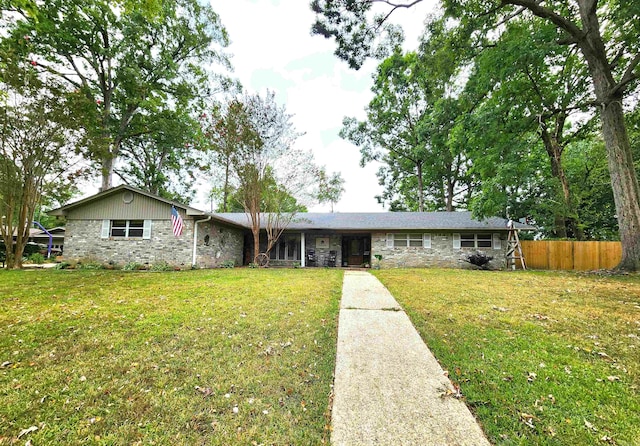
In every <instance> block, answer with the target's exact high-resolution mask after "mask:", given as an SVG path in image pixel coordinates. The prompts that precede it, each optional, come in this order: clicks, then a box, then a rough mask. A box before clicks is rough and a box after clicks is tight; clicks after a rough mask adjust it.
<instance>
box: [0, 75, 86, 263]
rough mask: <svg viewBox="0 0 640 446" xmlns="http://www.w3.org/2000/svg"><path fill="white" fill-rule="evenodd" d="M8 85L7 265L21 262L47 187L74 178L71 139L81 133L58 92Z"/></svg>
mask: <svg viewBox="0 0 640 446" xmlns="http://www.w3.org/2000/svg"><path fill="white" fill-rule="evenodd" d="M0 86H2V87H3V88H7V85H6V84H2V83H0ZM8 91H9V92H10V93H9V94H8V95H6V96H3V97H2V98H0V135H1V136H0V215H2V219H1V221H0V234H1V235H2V241H3V242H4V246H5V247H6V256H7V258H6V261H7V267H8V268H20V267H21V266H22V255H23V251H24V248H25V246H26V244H27V242H28V240H29V228H30V227H31V225H32V221H33V218H34V212H35V210H36V207H37V206H38V205H39V204H40V201H41V198H42V195H43V193H44V192H46V191H48V190H50V189H51V188H52V187H53V186H54V185H56V186H60V184H64V183H65V182H66V181H65V180H66V179H69V178H71V179H73V175H72V174H70V175H71V176H70V177H69V176H68V175H65V174H69V172H68V168H69V167H70V166H71V164H72V162H73V160H74V150H73V148H72V147H71V144H70V141H71V140H72V139H74V138H77V137H78V134H77V132H74V131H72V130H69V129H68V126H67V124H68V119H67V117H66V116H65V114H64V113H63V112H62V111H61V104H60V101H59V99H58V98H57V97H52V96H46V95H44V96H37V97H33V96H25V95H28V94H29V93H33V91H30V90H28V89H23V90H22V91H20V92H18V91H15V90H8ZM62 189H64V190H68V188H66V187H62ZM14 237H15V241H14Z"/></svg>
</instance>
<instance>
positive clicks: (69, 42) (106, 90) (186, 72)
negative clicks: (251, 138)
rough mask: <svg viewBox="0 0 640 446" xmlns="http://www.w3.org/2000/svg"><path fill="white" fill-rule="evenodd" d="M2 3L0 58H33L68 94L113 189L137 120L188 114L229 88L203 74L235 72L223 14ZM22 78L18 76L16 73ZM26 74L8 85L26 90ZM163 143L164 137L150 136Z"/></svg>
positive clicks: (188, 0) (168, 6) (185, 5)
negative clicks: (214, 69) (113, 178)
mask: <svg viewBox="0 0 640 446" xmlns="http://www.w3.org/2000/svg"><path fill="white" fill-rule="evenodd" d="M31 6H32V8H31V9H30V10H29V12H28V13H27V12H26V7H25V6H24V5H20V4H16V3H13V4H10V5H3V11H10V12H11V13H8V14H6V15H4V19H5V22H6V25H7V26H6V30H7V33H6V34H5V37H4V38H3V39H2V40H1V41H0V48H2V49H4V51H0V55H3V56H4V58H3V59H2V60H1V61H2V62H3V63H6V64H7V66H9V67H10V68H11V67H13V66H16V65H17V64H19V63H20V61H24V60H26V61H29V60H32V61H33V62H34V63H33V65H32V66H31V69H32V72H34V74H35V76H38V77H41V78H44V77H45V75H46V76H47V78H48V79H53V80H57V81H58V82H60V83H62V84H63V85H64V86H65V89H66V93H65V97H66V99H67V101H68V102H69V107H70V108H69V111H70V116H72V117H73V118H74V119H75V120H76V125H77V127H78V128H83V129H85V130H86V132H87V133H86V135H85V139H84V141H82V144H81V145H80V146H79V148H82V149H84V153H85V155H86V156H87V158H89V159H90V160H92V161H94V162H95V163H97V164H99V166H100V169H101V174H102V176H103V187H109V186H110V185H111V174H112V171H113V167H114V160H115V159H116V158H117V157H119V156H120V151H121V148H122V143H123V141H124V140H126V139H127V138H128V137H130V136H131V135H132V134H133V133H135V132H136V130H137V129H136V127H137V126H138V124H136V122H134V121H135V118H136V117H139V116H140V115H144V116H153V115H155V114H157V113H159V112H160V111H161V110H167V109H176V110H185V109H188V108H189V106H190V105H191V104H192V103H193V102H194V101H195V100H196V99H197V98H200V97H206V96H209V95H210V94H211V92H212V91H211V89H212V88H213V89H219V88H226V87H228V86H229V85H230V84H231V83H230V82H229V81H228V80H227V79H225V78H223V77H222V76H219V75H212V74H210V73H211V72H210V71H209V70H205V69H204V68H202V67H204V66H206V65H209V64H215V65H217V66H222V67H223V68H225V69H227V68H229V67H230V64H229V62H228V60H227V59H226V56H225V55H224V53H223V52H222V49H223V48H224V47H225V46H227V45H228V36H227V33H226V30H225V28H224V27H223V26H222V24H221V23H220V20H219V17H218V15H217V14H216V13H215V12H214V11H213V10H212V9H211V7H210V6H209V5H205V4H204V3H202V2H199V1H197V0H166V1H159V0H152V1H146V0H127V1H124V2H110V1H107V0H89V1H87V0H82V1H80V0H71V1H69V0H51V1H47V2H38V3H37V4H32V5H31ZM16 73H19V71H18V70H16ZM22 79H23V76H19V75H17V74H16V75H13V76H12V77H11V78H10V79H9V80H8V82H9V81H10V82H13V83H14V84H20V83H22V82H23V80H22ZM154 137H155V138H159V135H154Z"/></svg>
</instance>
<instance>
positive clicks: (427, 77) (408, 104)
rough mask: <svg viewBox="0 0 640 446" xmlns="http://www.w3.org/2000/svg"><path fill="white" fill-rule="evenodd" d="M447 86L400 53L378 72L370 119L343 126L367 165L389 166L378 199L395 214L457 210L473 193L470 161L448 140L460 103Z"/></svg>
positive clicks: (383, 171) (381, 172) (415, 59)
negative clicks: (452, 96)
mask: <svg viewBox="0 0 640 446" xmlns="http://www.w3.org/2000/svg"><path fill="white" fill-rule="evenodd" d="M445 86H446V80H443V79H441V78H439V76H438V75H437V74H436V73H434V72H429V71H428V70H425V69H424V61H423V60H420V56H419V55H418V54H416V53H408V54H401V53H400V52H399V50H396V52H395V53H394V54H393V55H392V56H391V57H389V58H387V59H385V60H384V61H383V62H382V63H381V64H380V65H379V67H378V69H377V72H376V76H375V80H374V85H373V87H372V91H373V93H374V95H375V96H374V98H373V99H372V101H371V102H370V103H369V106H368V107H367V120H366V121H363V122H358V121H356V120H355V119H354V118H346V119H345V120H344V121H343V125H344V126H343V129H342V131H341V133H340V135H341V136H342V137H343V138H346V139H348V140H350V141H351V142H353V143H354V144H355V145H357V146H358V147H360V153H361V154H362V158H361V163H362V164H365V163H367V162H370V161H374V160H375V161H379V162H382V163H383V167H381V169H380V170H379V172H378V177H379V181H380V184H382V185H384V186H385V189H384V192H383V195H382V196H381V197H379V198H378V199H379V200H381V201H388V202H390V205H391V209H393V210H396V209H397V210H417V211H420V212H422V211H425V210H427V209H430V210H447V211H451V210H453V209H454V207H456V205H457V204H458V203H460V202H462V201H464V196H465V192H468V189H469V184H468V183H469V181H468V177H467V175H466V174H467V169H466V167H467V166H466V164H467V163H466V159H465V157H464V155H463V154H462V152H461V147H460V146H459V145H456V144H451V140H450V139H449V138H448V132H449V131H450V130H451V128H452V126H451V123H453V122H454V119H455V114H456V113H458V112H459V111H460V110H459V103H458V101H456V100H455V99H454V98H450V97H445ZM452 115H453V116H452ZM465 186H466V187H465Z"/></svg>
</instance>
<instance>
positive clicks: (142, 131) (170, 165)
mask: <svg viewBox="0 0 640 446" xmlns="http://www.w3.org/2000/svg"><path fill="white" fill-rule="evenodd" d="M131 127H132V133H134V134H135V136H131V137H130V138H127V139H125V140H124V141H123V142H122V148H121V158H122V161H123V163H122V167H120V168H118V169H116V173H117V174H118V175H119V176H120V177H121V178H122V179H123V180H124V181H125V182H126V183H127V184H130V185H132V186H135V187H138V188H140V189H142V190H146V191H149V192H151V193H152V194H156V195H159V196H161V197H164V198H167V199H169V200H175V201H179V202H181V203H189V202H190V201H191V200H192V199H193V195H194V194H195V189H194V188H193V184H194V183H195V181H196V174H197V173H198V172H199V171H200V170H202V169H203V166H202V165H203V163H204V161H203V159H202V149H203V148H202V147H201V146H200V145H199V144H197V141H198V138H199V131H200V126H199V123H198V121H197V120H196V119H194V118H192V117H191V116H190V115H189V110H188V109H185V108H181V109H179V110H171V109H168V108H165V109H162V110H159V111H157V112H156V113H153V114H150V115H142V114H139V115H136V116H135V117H134V119H133V120H132V123H131Z"/></svg>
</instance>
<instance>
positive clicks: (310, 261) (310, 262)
mask: <svg viewBox="0 0 640 446" xmlns="http://www.w3.org/2000/svg"><path fill="white" fill-rule="evenodd" d="M307 266H316V250H315V249H308V250H307Z"/></svg>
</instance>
